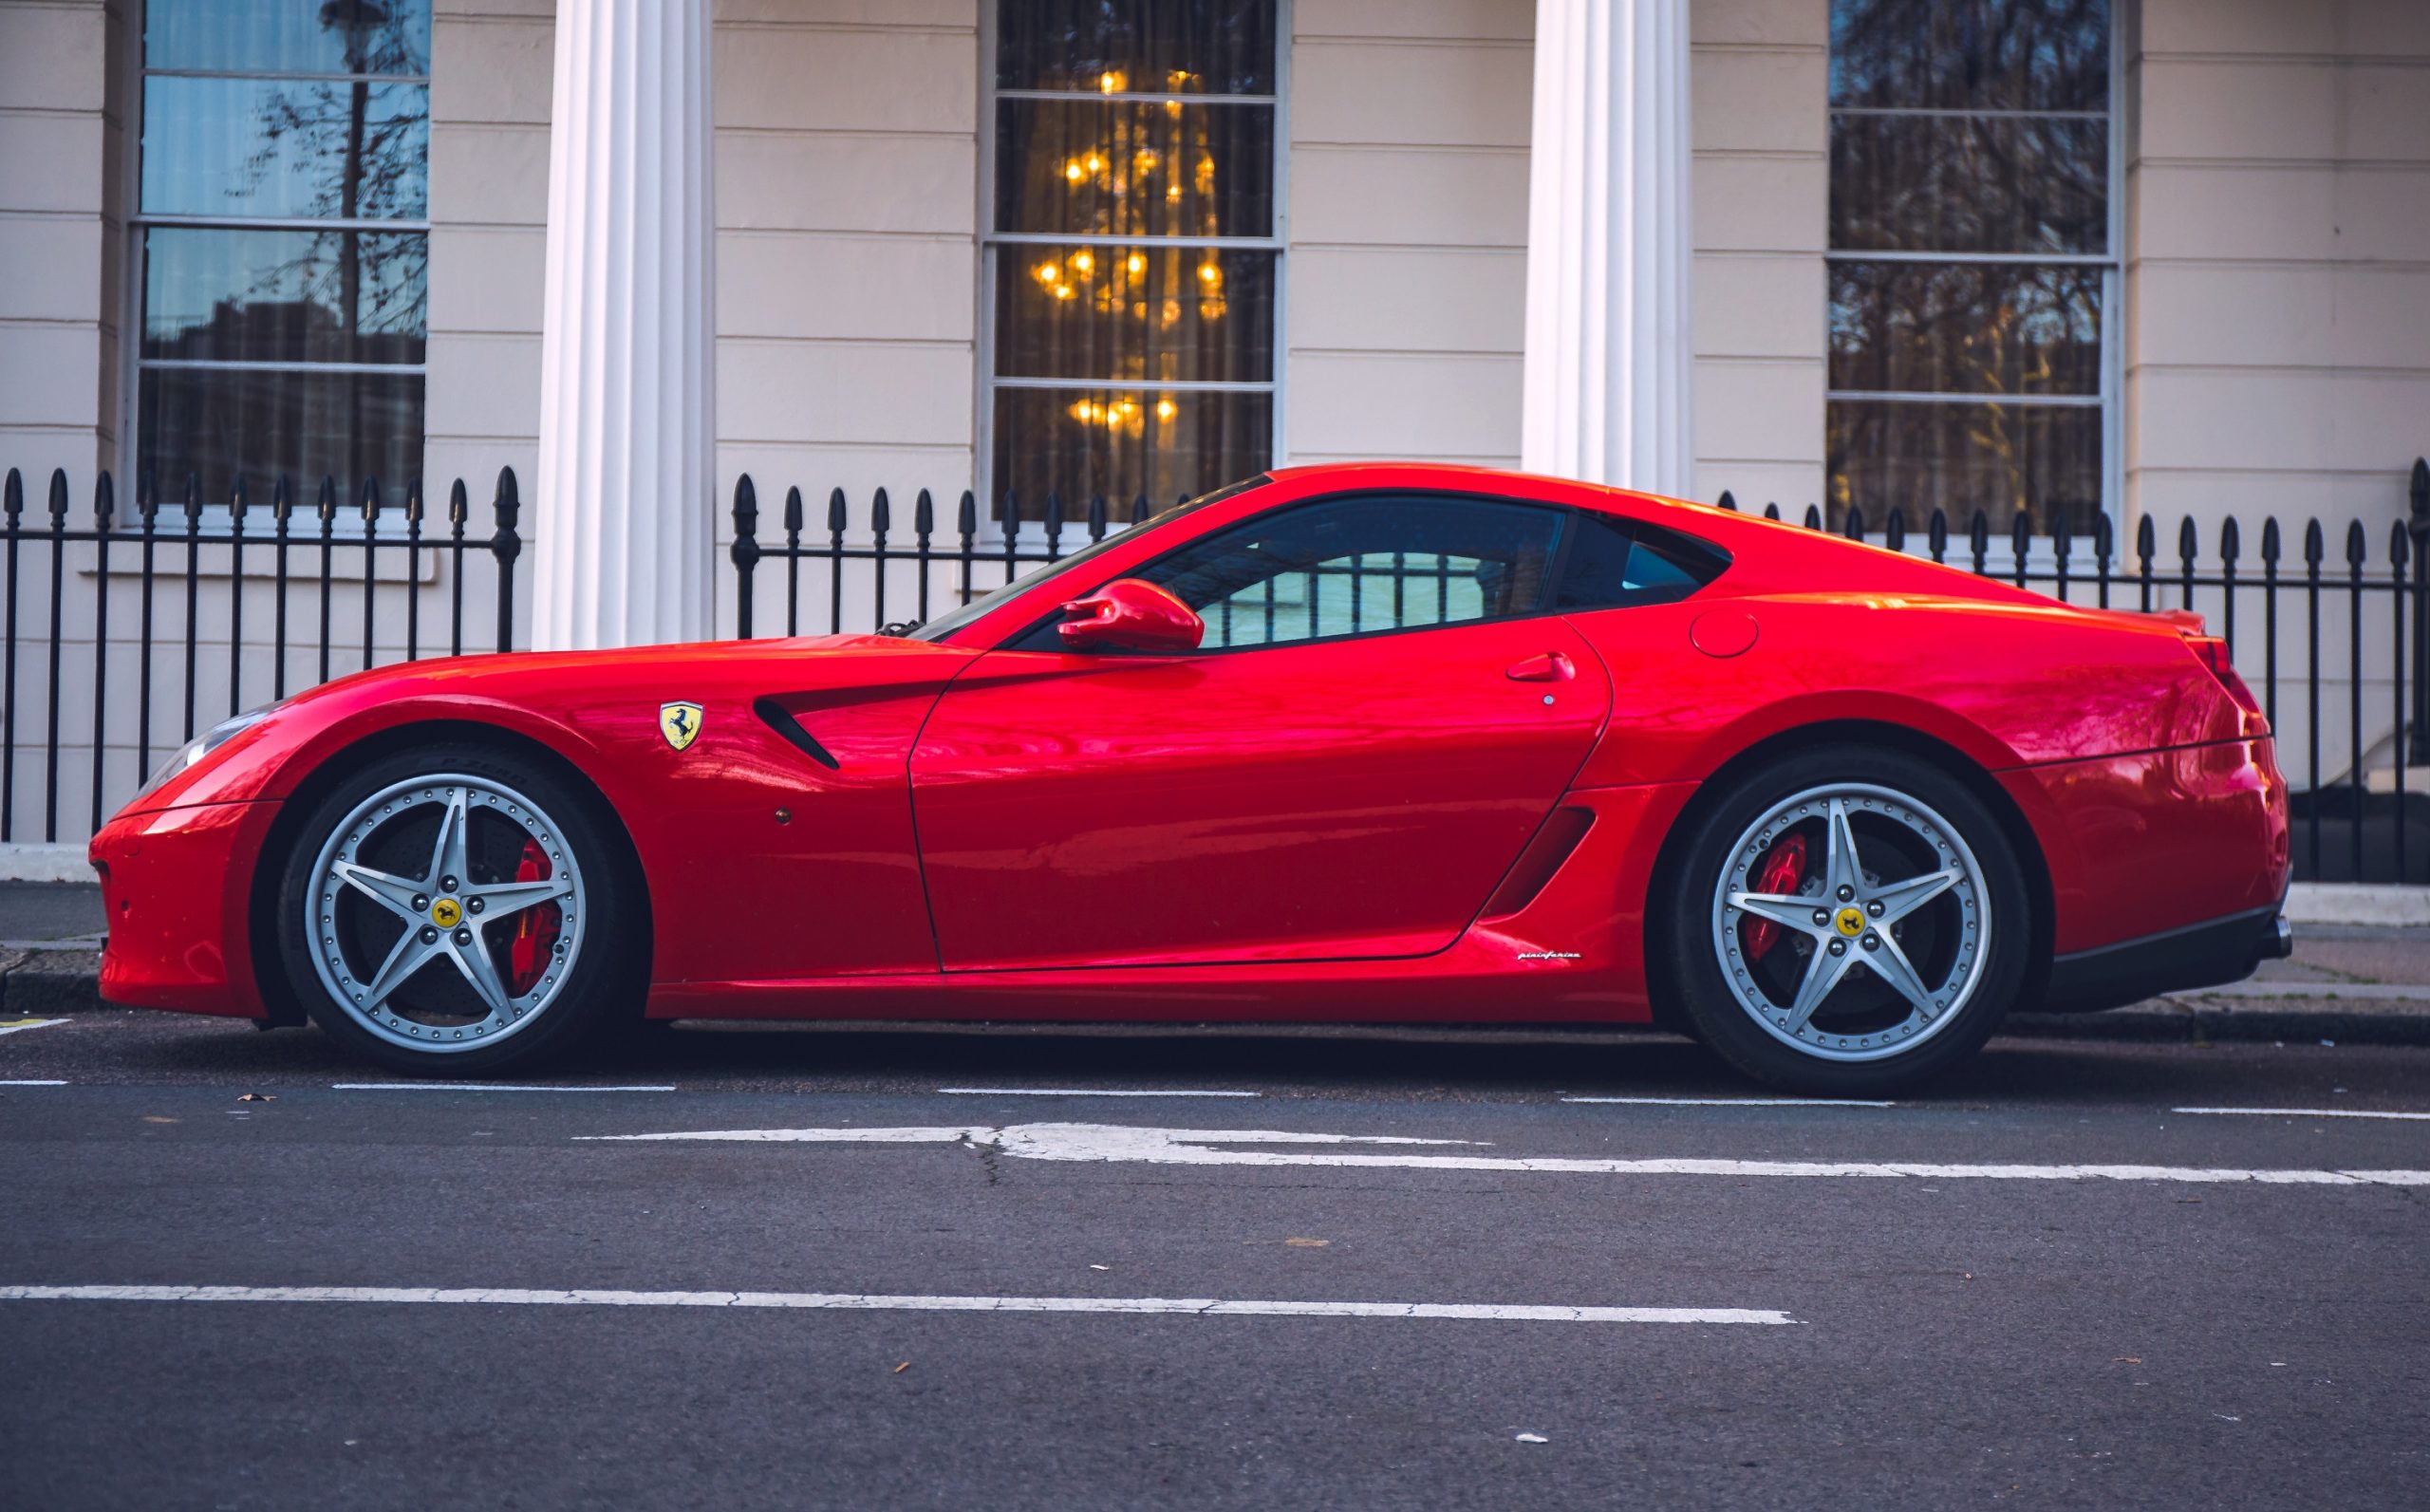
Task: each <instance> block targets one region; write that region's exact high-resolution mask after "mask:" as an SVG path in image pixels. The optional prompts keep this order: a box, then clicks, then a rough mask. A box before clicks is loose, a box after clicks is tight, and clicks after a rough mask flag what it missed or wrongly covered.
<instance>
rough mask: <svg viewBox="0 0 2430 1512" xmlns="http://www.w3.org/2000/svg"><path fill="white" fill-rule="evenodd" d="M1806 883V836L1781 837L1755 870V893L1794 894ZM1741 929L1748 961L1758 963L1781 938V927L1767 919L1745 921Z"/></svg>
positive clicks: (1787, 835)
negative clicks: (1798, 887) (1798, 886)
mask: <svg viewBox="0 0 2430 1512" xmlns="http://www.w3.org/2000/svg"><path fill="white" fill-rule="evenodd" d="M1804 880H1805V836H1804V835H1802V834H1797V833H1795V832H1791V833H1789V834H1785V835H1783V836H1781V839H1780V843H1779V844H1778V845H1775V846H1774V847H1772V849H1770V850H1768V851H1766V853H1765V855H1764V859H1763V860H1762V861H1760V862H1758V863H1756V866H1755V888H1754V890H1755V891H1757V892H1795V891H1796V890H1797V885H1798V884H1799V883H1801V882H1804ZM1739 927H1740V929H1741V930H1742V931H1744V938H1745V940H1746V942H1747V955H1748V959H1749V960H1752V961H1761V960H1763V959H1764V952H1766V951H1767V950H1769V949H1771V948H1772V946H1773V945H1774V944H1775V943H1778V941H1779V940H1780V937H1781V926H1780V925H1779V924H1774V923H1773V922H1772V921H1771V920H1769V919H1755V918H1748V919H1747V920H1745V921H1743V922H1742V923H1741V924H1740V925H1739Z"/></svg>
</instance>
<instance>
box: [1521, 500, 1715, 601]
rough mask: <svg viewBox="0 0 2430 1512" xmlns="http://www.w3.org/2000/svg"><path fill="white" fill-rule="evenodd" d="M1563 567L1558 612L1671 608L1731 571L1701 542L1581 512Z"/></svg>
mask: <svg viewBox="0 0 2430 1512" xmlns="http://www.w3.org/2000/svg"><path fill="white" fill-rule="evenodd" d="M1571 529H1572V530H1573V531H1574V532H1576V533H1574V534H1573V535H1572V536H1571V538H1570V544H1569V552H1568V555H1567V557H1566V559H1565V560H1564V561H1563V562H1562V564H1561V586H1560V587H1559V588H1557V589H1556V590H1555V591H1554V594H1553V607H1554V608H1556V609H1559V610H1561V611H1564V612H1567V611H1572V610H1580V609H1609V608H1618V607H1624V606H1629V605H1638V604H1669V603H1671V602H1672V601H1673V600H1675V599H1683V598H1686V597H1687V596H1688V595H1689V594H1691V593H1693V592H1694V591H1695V590H1696V589H1698V588H1702V587H1704V586H1705V585H1706V584H1707V583H1710V582H1711V581H1712V580H1713V579H1714V578H1715V577H1716V576H1718V575H1719V574H1720V571H1721V569H1722V568H1723V567H1724V566H1725V565H1727V564H1726V562H1725V560H1724V559H1723V557H1722V556H1721V554H1720V552H1719V551H1716V550H1714V549H1713V548H1711V547H1709V546H1706V545H1705V544H1704V543H1702V542H1700V541H1694V540H1691V539H1689V538H1688V537H1685V536H1680V535H1675V534H1673V532H1669V531H1664V530H1660V529H1657V528H1655V527H1654V526H1647V525H1636V526H1632V525H1631V524H1630V522H1628V521H1626V520H1617V519H1613V518H1612V517H1610V516H1609V515H1604V514H1594V513H1583V512H1581V513H1579V514H1578V515H1577V516H1576V517H1575V518H1574V519H1573V520H1572V522H1571Z"/></svg>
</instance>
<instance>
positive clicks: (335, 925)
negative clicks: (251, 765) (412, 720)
mask: <svg viewBox="0 0 2430 1512" xmlns="http://www.w3.org/2000/svg"><path fill="white" fill-rule="evenodd" d="M585 900H586V891H585V887H584V884H583V877H582V868H581V866H580V864H579V863H578V862H577V861H576V859H575V856H574V848H573V847H572V846H571V845H570V844H568V843H567V840H566V833H565V831H564V830H563V829H562V828H561V827H560V826H559V825H558V823H557V821H556V820H555V819H553V818H551V816H550V815H549V814H548V813H547V812H545V811H544V810H543V809H542V808H541V807H540V806H539V805H538V804H536V803H533V801H532V800H531V799H530V798H528V797H526V796H525V795H524V794H522V793H518V792H516V791H515V790H514V789H513V788H511V787H508V786H506V785H505V784H503V783H501V782H498V781H497V780H495V778H490V777H482V776H472V775H463V774H458V773H443V774H438V775H430V776H422V777H416V778H414V779H412V780H410V781H405V782H398V783H394V784H391V785H390V786H388V787H385V788H383V789H381V790H380V791H379V792H377V793H372V794H371V795H370V796H369V797H367V798H365V799H364V800H363V801H362V802H361V803H359V804H357V805H355V807H354V808H353V809H352V810H351V811H350V812H347V814H346V817H345V818H344V819H342V820H340V821H339V822H338V824H337V826H336V827H335V828H334V829H333V830H331V831H330V832H329V836H328V839H327V841H326V842H324V843H323V845H322V847H321V849H320V853H319V855H318V856H317V858H316V859H315V860H314V861H313V864H312V870H311V873H310V876H309V879H308V887H307V889H306V892H305V898H304V921H303V923H304V938H305V939H306V940H307V941H308V943H309V945H310V953H311V959H312V964H313V968H314V970H315V971H316V972H317V973H318V975H319V977H320V980H321V985H322V987H323V988H325V989H326V990H327V993H328V995H329V998H330V999H331V1000H332V1001H334V1002H335V1003H336V1004H337V1005H338V1006H339V1007H340V1008H341V1009H343V1010H344V1011H345V1013H346V1017H349V1018H351V1019H352V1020H353V1021H354V1022H355V1023H357V1024H359V1025H361V1026H362V1027H363V1028H364V1029H365V1030H367V1031H369V1032H370V1033H371V1034H372V1035H374V1036H377V1037H378V1038H380V1039H383V1040H384V1041H386V1042H388V1043H390V1044H393V1045H398V1046H402V1047H404V1048H407V1049H411V1050H415V1051H420V1052H422V1053H424V1054H431V1053H439V1054H448V1053H456V1052H463V1051H469V1050H473V1049H476V1048H477V1047H480V1046H484V1045H491V1044H495V1043H496V1042H497V1041H499V1040H501V1039H504V1038H506V1037H508V1036H512V1035H514V1033H516V1032H517V1031H518V1030H521V1029H524V1028H527V1027H528V1026H529V1025H531V1024H532V1023H533V1022H534V1021H535V1020H537V1019H538V1018H539V1017H540V1016H541V1015H542V1014H543V1013H544V1012H545V1011H546V1010H547V1008H548V1007H549V1005H550V1004H551V1002H553V1001H554V1000H555V999H557V997H558V995H559V994H561V993H562V992H563V991H564V990H565V985H566V981H567V979H568V977H569V975H570V973H571V971H572V968H573V965H574V963H575V961H578V960H579V959H580V957H581V954H582V944H583V935H584V925H585V923H586V913H587V910H586V908H585Z"/></svg>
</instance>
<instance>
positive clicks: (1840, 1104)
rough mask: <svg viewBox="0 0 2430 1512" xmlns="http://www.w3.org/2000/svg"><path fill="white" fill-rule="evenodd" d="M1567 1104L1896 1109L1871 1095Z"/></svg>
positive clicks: (1587, 1099)
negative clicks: (1870, 1096)
mask: <svg viewBox="0 0 2430 1512" xmlns="http://www.w3.org/2000/svg"><path fill="white" fill-rule="evenodd" d="M1561 1101H1562V1102H1565V1103H1624V1104H1627V1105H1629V1106H1631V1107H1646V1108H1896V1107H1897V1106H1898V1105H1897V1103H1886V1102H1879V1101H1876V1100H1875V1099H1873V1098H1869V1097H1564V1098H1562V1099H1561Z"/></svg>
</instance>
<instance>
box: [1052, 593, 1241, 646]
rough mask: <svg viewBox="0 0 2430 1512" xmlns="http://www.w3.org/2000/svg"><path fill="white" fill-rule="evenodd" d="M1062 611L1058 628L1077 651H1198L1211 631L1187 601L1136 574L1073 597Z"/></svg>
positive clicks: (1064, 638) (1069, 644)
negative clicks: (1085, 596) (1089, 593)
mask: <svg viewBox="0 0 2430 1512" xmlns="http://www.w3.org/2000/svg"><path fill="white" fill-rule="evenodd" d="M1062 613H1063V623H1062V624H1061V625H1057V626H1056V630H1058V631H1059V632H1060V633H1061V634H1062V637H1063V645H1064V648H1065V649H1067V650H1072V651H1093V650H1095V649H1097V648H1098V647H1100V646H1103V647H1108V648H1110V649H1112V650H1117V651H1194V650H1196V649H1198V643H1199V642H1200V641H1201V640H1203V639H1205V638H1206V621H1204V620H1202V619H1200V618H1199V617H1198V616H1197V615H1195V614H1192V613H1191V612H1190V611H1189V606H1188V605H1187V604H1184V603H1183V602H1182V601H1181V600H1179V599H1177V598H1175V597H1173V596H1172V595H1171V594H1169V593H1168V592H1166V591H1165V590H1164V589H1163V588H1158V587H1156V585H1154V584H1153V583H1144V582H1141V581H1140V580H1139V579H1137V578H1135V577H1126V578H1118V579H1116V580H1115V581H1113V582H1112V583H1108V584H1107V585H1106V586H1105V587H1103V588H1099V589H1097V590H1096V592H1094V593H1093V594H1091V595H1090V596H1089V597H1087V598H1084V599H1074V600H1073V601H1072V602H1071V603H1069V604H1066V605H1064V606H1063V610H1062Z"/></svg>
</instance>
